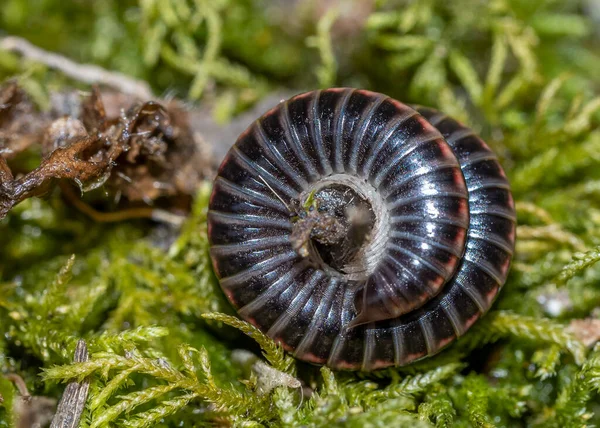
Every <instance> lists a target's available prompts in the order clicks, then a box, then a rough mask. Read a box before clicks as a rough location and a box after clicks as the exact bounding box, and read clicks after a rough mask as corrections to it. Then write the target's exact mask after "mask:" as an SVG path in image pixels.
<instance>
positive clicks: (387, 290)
mask: <svg viewBox="0 0 600 428" xmlns="http://www.w3.org/2000/svg"><path fill="white" fill-rule="evenodd" d="M515 227H516V223H515V211H514V204H513V200H512V196H511V192H510V187H509V184H508V181H507V179H506V176H505V174H504V172H503V170H502V168H501V166H500V164H499V162H498V159H497V157H496V156H495V154H494V153H493V152H492V151H491V150H490V149H489V147H488V146H487V145H486V144H485V143H484V142H483V140H481V139H480V138H479V137H478V136H477V135H475V133H474V132H473V131H472V130H471V129H469V128H466V127H465V126H463V125H461V124H460V123H458V122H457V121H455V120H454V119H452V118H450V117H448V116H446V115H444V114H443V113H440V112H438V111H436V110H433V109H429V108H424V107H418V106H417V107H409V106H407V105H404V104H402V103H400V102H398V101H396V100H394V99H392V98H390V97H387V96H385V95H383V94H378V93H374V92H370V91H366V90H357V89H349V88H336V89H327V90H321V91H313V92H307V93H304V94H301V95H298V96H295V97H293V98H291V99H290V100H288V101H285V102H282V103H280V104H279V105H278V106H276V107H275V108H273V109H272V110H270V111H269V112H267V113H266V114H265V115H263V116H262V117H260V118H259V119H258V120H256V121H255V122H254V123H253V124H252V125H250V127H249V128H248V129H247V130H246V131H245V132H244V133H243V134H242V135H241V136H240V137H239V138H238V140H237V142H236V143H235V145H234V146H233V147H232V148H231V150H230V151H229V153H228V154H227V156H226V157H225V159H224V160H223V162H222V164H221V167H220V169H219V172H218V175H217V177H216V179H215V181H214V187H213V192H212V195H211V199H210V205H209V213H208V234H209V240H210V244H211V249H210V254H211V258H212V262H213V266H214V269H215V272H216V274H217V277H218V278H219V281H220V284H221V287H222V289H223V291H224V292H225V294H226V295H227V297H228V299H229V300H230V302H231V303H232V304H233V305H234V306H235V307H236V308H237V310H238V312H239V314H240V316H241V317H243V318H244V319H246V320H247V321H249V322H251V323H253V324H254V325H256V326H257V327H259V328H260V329H261V330H262V331H264V332H266V333H267V334H268V335H269V336H270V337H272V338H273V339H275V340H277V341H279V342H280V343H281V344H282V345H283V346H284V347H285V348H286V349H287V350H288V351H290V352H292V353H293V354H294V355H295V356H296V357H297V358H299V359H301V360H305V361H308V362H311V363H315V364H326V365H328V366H330V367H332V368H335V369H350V370H374V369H378V368H382V367H387V366H401V365H405V364H408V363H411V362H412V361H415V360H417V359H420V358H423V357H425V356H428V355H432V354H435V353H437V352H438V351H439V350H440V349H442V348H443V347H444V346H446V345H447V344H449V343H450V342H452V341H453V340H454V339H455V338H457V337H458V336H461V335H463V334H464V333H465V332H466V331H467V330H468V329H469V327H470V326H471V325H473V323H474V322H475V321H476V320H477V319H478V318H479V317H480V316H481V315H483V314H484V313H485V312H486V311H487V310H488V309H489V308H490V306H491V305H492V303H493V301H494V299H495V298H496V296H497V295H498V292H499V290H500V289H501V288H502V286H503V284H504V282H505V281H506V277H507V274H508V270H509V267H510V261H511V258H512V254H513V251H514V242H515Z"/></svg>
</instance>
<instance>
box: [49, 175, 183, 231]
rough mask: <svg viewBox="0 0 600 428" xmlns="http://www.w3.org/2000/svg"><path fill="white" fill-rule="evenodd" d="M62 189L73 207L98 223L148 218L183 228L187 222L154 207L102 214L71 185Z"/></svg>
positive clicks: (181, 217) (66, 185)
mask: <svg viewBox="0 0 600 428" xmlns="http://www.w3.org/2000/svg"><path fill="white" fill-rule="evenodd" d="M60 189H61V190H62V192H63V195H65V198H66V199H67V200H68V201H69V203H70V204H71V205H73V206H74V207H75V208H77V210H79V211H81V212H82V213H83V214H85V215H87V216H88V217H89V218H91V219H92V220H94V221H95V222H98V223H116V222H120V221H126V220H133V219H140V218H148V219H151V220H154V221H158V222H161V223H169V224H172V225H174V226H181V225H182V224H183V222H184V220H185V217H183V216H180V215H177V214H172V213H170V212H168V211H165V210H161V209H158V208H152V207H138V208H129V209H126V210H121V211H114V212H107V213H105V212H100V211H98V210H96V209H94V208H92V207H91V206H89V205H88V204H86V203H85V202H83V201H82V200H81V199H80V198H79V197H78V196H77V195H76V194H75V192H73V188H72V187H71V186H70V185H69V184H67V183H61V184H60Z"/></svg>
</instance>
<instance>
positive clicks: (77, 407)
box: [50, 340, 90, 428]
mask: <svg viewBox="0 0 600 428" xmlns="http://www.w3.org/2000/svg"><path fill="white" fill-rule="evenodd" d="M88 359H89V355H88V350H87V346H86V344H85V342H84V341H83V340H80V341H79V342H77V347H76V348H75V358H74V360H73V361H74V362H75V363H83V362H85V361H87V360H88ZM89 389H90V382H89V380H87V379H84V380H83V381H82V382H71V383H69V384H68V385H67V387H66V388H65V393H64V394H63V396H62V398H61V399H60V402H59V403H58V407H57V408H56V414H55V415H54V418H53V419H52V423H51V424H50V428H77V427H78V426H79V420H80V419H81V415H82V414H83V409H84V407H85V402H86V401H87V397H88V392H89Z"/></svg>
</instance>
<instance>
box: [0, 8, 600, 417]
mask: <svg viewBox="0 0 600 428" xmlns="http://www.w3.org/2000/svg"><path fill="white" fill-rule="evenodd" d="M331 5H333V6H334V7H332V8H329V7H328V6H331ZM335 5H337V6H335ZM599 11H600V4H599V3H598V2H597V1H595V0H572V1H568V2H567V1H558V0H556V1H554V0H536V1H531V0H492V1H487V2H485V1H478V0H456V1H453V2H447V1H442V0H420V1H408V0H405V1H401V0H399V1H392V0H388V1H385V0H372V1H369V0H364V1H354V2H351V1H340V2H320V1H310V0H304V1H303V0H298V1H289V2H288V1H276V2H275V1H274V2H262V1H258V0H210V1H209V0H165V1H162V0H161V1H159V0H139V1H135V0H126V1H120V0H107V1H97V2H83V1H74V2H64V1H58V0H36V1H31V0H4V1H3V2H2V6H1V11H0V32H1V33H2V35H16V36H21V37H24V38H26V39H28V40H30V41H31V42H32V43H34V44H36V45H37V46H40V47H42V48H44V49H47V50H49V51H54V52H58V53H61V54H63V55H65V56H66V57H68V58H71V59H73V60H75V61H78V62H82V63H95V64H98V65H100V66H102V67H104V68H106V69H107V70H115V71H121V72H124V73H127V74H129V75H131V76H133V77H136V78H138V79H141V80H145V81H148V82H149V83H150V84H151V86H152V88H153V90H154V91H155V93H157V94H160V95H164V96H176V97H179V98H182V99H185V100H187V102H188V105H189V107H190V108H192V109H193V108H195V105H196V104H200V105H210V106H211V107H212V114H213V115H214V117H215V120H216V121H218V122H220V123H224V124H226V123H227V121H229V120H231V119H232V118H234V117H235V115H236V114H237V113H240V112H243V111H245V110H247V109H248V108H249V107H250V106H251V105H252V104H253V103H254V102H256V101H257V100H259V99H261V98H263V97H265V96H267V95H268V94H269V93H271V92H274V91H277V90H279V89H281V88H288V89H292V90H298V92H300V91H302V90H305V89H312V88H316V87H328V86H333V85H337V86H356V87H364V88H368V89H371V90H375V91H379V92H384V93H386V94H389V95H391V96H393V97H395V98H397V99H400V100H403V101H405V102H412V103H419V104H424V105H430V106H433V107H436V108H439V109H440V110H443V111H445V112H446V113H448V114H451V115H453V116H455V117H457V118H459V119H460V120H462V121H464V122H465V123H467V124H469V125H471V126H473V127H474V128H475V129H476V130H477V131H478V132H480V133H481V135H482V136H483V137H484V139H485V140H486V141H487V142H488V143H489V145H490V146H491V147H492V148H493V149H494V150H495V151H496V152H497V153H498V154H499V156H500V157H501V160H502V163H503V166H504V167H505V170H506V172H507V175H508V177H509V179H510V180H511V184H512V187H513V194H514V197H515V200H516V203H517V212H518V221H519V228H518V232H517V234H518V241H517V253H516V257H515V260H514V263H513V267H512V272H511V275H510V278H509V280H508V282H507V284H506V286H505V287H504V289H503V291H502V293H501V296H500V298H499V299H498V301H497V302H496V304H495V305H494V307H493V309H492V310H491V311H490V313H489V314H488V315H487V316H486V317H485V318H484V319H482V320H481V321H479V322H478V323H477V324H476V325H475V326H474V327H473V328H472V329H471V330H470V331H469V332H468V333H467V334H466V335H465V336H464V337H463V338H461V339H460V340H458V341H457V342H456V343H455V344H453V345H451V346H450V347H448V348H447V349H446V350H445V351H443V352H442V353H440V354H439V355H437V356H435V357H433V358H429V359H426V360H423V361H421V362H418V363H416V364H413V365H410V366H407V367H403V368H399V369H393V370H384V371H380V372H375V373H371V374H361V373H346V372H341V373H338V372H332V371H330V370H328V369H326V368H317V367H313V366H308V365H305V364H301V363H298V362H296V361H294V360H293V359H292V358H291V357H290V356H288V355H287V354H285V353H284V352H283V351H282V349H281V348H280V347H278V346H277V345H276V344H274V343H272V342H271V341H270V340H269V339H268V338H266V337H265V336H263V335H262V334H261V333H260V332H258V331H257V330H255V329H254V328H253V327H252V326H249V325H247V324H245V323H243V322H241V321H239V320H237V318H235V317H232V315H233V312H232V309H231V308H230V307H229V306H228V304H227V302H226V301H225V300H224V298H223V296H222V294H221V292H220V290H219V288H218V285H217V283H216V281H215V278H214V276H213V274H212V272H211V267H210V263H209V261H208V258H207V240H206V224H205V219H206V205H207V197H208V194H209V192H210V183H206V184H205V185H202V186H200V188H199V189H198V193H197V197H196V199H195V202H194V207H193V210H192V212H191V214H190V215H189V218H188V219H187V221H186V223H185V224H184V225H183V227H182V228H181V229H180V230H179V229H169V228H168V227H167V226H164V225H161V224H157V223H153V222H150V221H144V220H140V221H128V222H120V223H117V224H105V223H96V222H93V221H91V220H89V219H88V218H87V217H85V216H84V215H82V214H81V213H78V212H77V211H75V210H73V209H71V208H70V207H69V206H68V205H66V204H65V202H64V200H63V199H62V198H61V197H60V195H59V194H58V193H59V192H55V193H53V194H52V195H50V196H49V197H47V198H45V199H28V200H26V201H25V202H23V203H21V204H20V205H18V206H16V207H15V208H14V209H13V210H12V211H11V212H10V213H9V215H8V216H7V217H6V218H5V219H4V220H2V221H0V241H1V242H0V328H1V332H2V335H1V336H0V369H1V371H2V373H3V374H4V375H6V374H9V373H17V374H19V375H20V376H21V377H22V378H23V379H24V380H25V383H26V385H27V387H28V390H29V392H30V393H31V394H32V395H36V396H46V397H51V398H59V397H60V395H61V393H62V391H63V389H64V383H65V382H68V381H72V380H73V379H78V380H81V379H84V378H86V379H88V380H89V382H90V394H89V398H88V401H87V404H86V407H85V410H84V414H83V418H82V426H93V427H103V426H128V427H147V426H165V427H168V426H173V427H175V426H211V425H213V426H221V425H235V426H309V427H310V426H315V427H316V426H325V425H328V426H351V427H352V426H354V427H362V426H373V427H379V426H381V427H389V426H404V425H406V426H411V427H417V426H431V425H435V426H530V425H531V426H544V427H546V426H561V427H570V426H586V425H593V424H597V423H598V422H599V421H600V400H599V397H598V390H599V389H600V349H598V347H595V346H594V340H597V339H598V338H599V337H600V333H599V332H598V330H600V328H599V327H598V324H597V321H596V320H598V318H599V317H600V311H599V309H598V307H600V265H598V264H597V263H596V262H597V261H599V260H600V96H599V94H600V21H599V20H598V19H599V18H598V14H599ZM594 17H595V18H594ZM594 19H596V20H595V21H594ZM9 77H13V78H14V77H16V79H17V81H18V83H19V84H20V85H21V86H22V87H23V88H24V89H25V90H26V91H27V93H28V94H29V95H30V96H31V97H32V98H33V99H34V100H35V101H36V102H37V104H38V105H39V106H40V107H41V108H44V106H47V105H48V104H49V99H50V95H51V94H52V92H53V91H56V90H59V89H61V88H64V87H65V86H71V87H72V86H76V87H79V88H82V89H86V87H85V86H83V85H82V84H81V83H78V82H74V81H72V80H69V78H67V77H66V76H64V75H62V74H61V73H60V72H58V71H55V70H51V69H49V68H47V67H46V66H44V65H42V64H39V63H36V62H32V61H30V60H28V59H25V58H22V57H21V56H19V55H17V54H15V53H12V52H6V51H2V52H0V78H2V79H4V78H9ZM224 126H226V125H224ZM28 156H30V158H31V159H30V161H31V162H33V163H34V164H35V162H36V159H37V161H39V154H38V153H31V154H29V155H28ZM23 161H27V159H24V160H23ZM165 236H167V237H168V239H167V238H164V237H165ZM227 325H229V326H233V327H234V328H231V327H228V326H227ZM583 333H588V335H587V336H585V335H584V334H583ZM81 338H83V339H85V341H86V343H87V345H88V348H89V352H90V360H89V361H88V362H82V363H76V364H71V363H70V362H71V360H72V358H73V352H74V349H75V346H76V343H77V340H78V339H81ZM588 339H589V340H588ZM242 349H245V350H249V351H251V352H253V353H254V354H255V355H258V356H261V358H262V361H263V362H262V363H260V362H258V363H257V362H255V360H254V359H253V358H252V357H249V356H248V354H245V353H244V352H242V351H241V350H242ZM252 368H253V369H252ZM297 379H301V380H302V384H301V386H298V382H297ZM0 394H1V396H2V402H0V426H14V424H15V423H16V422H15V418H16V415H15V414H14V412H13V403H14V402H15V401H18V400H19V399H20V397H19V394H18V393H17V391H16V389H15V386H14V384H13V383H12V382H11V381H9V380H8V379H7V378H6V377H4V376H0ZM303 396H306V397H303Z"/></svg>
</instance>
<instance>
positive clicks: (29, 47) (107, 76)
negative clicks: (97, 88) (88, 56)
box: [0, 36, 154, 100]
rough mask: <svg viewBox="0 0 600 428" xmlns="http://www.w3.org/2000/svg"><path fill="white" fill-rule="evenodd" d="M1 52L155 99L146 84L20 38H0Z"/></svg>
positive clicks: (96, 82)
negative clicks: (15, 53) (81, 62)
mask: <svg viewBox="0 0 600 428" xmlns="http://www.w3.org/2000/svg"><path fill="white" fill-rule="evenodd" d="M0 49H4V50H7V51H11V52H18V53H20V54H21V55H23V56H24V57H25V58H28V59H32V60H34V61H37V62H41V63H42V64H45V65H47V66H48V67H50V68H54V69H56V70H59V71H61V72H62V73H64V74H66V75H67V76H69V77H71V78H72V79H75V80H77V81H79V82H84V83H88V84H100V85H105V86H109V87H111V88H114V89H116V90H118V91H119V92H123V93H126V94H132V95H135V96H136V97H138V98H139V99H141V100H149V99H152V98H154V95H153V94H152V90H151V89H150V86H149V85H148V84H147V83H146V82H143V81H139V80H135V79H133V78H131V77H129V76H127V75H125V74H123V73H118V72H114V71H108V70H105V69H103V68H102V67H98V66H97V65H91V64H78V63H76V62H74V61H72V60H70V59H68V58H65V57H64V56H62V55H58V54H55V53H52V52H48V51H45V50H43V49H41V48H38V47H37V46H35V45H33V44H31V43H29V42H28V41H27V40H25V39H22V38H20V37H15V36H7V37H4V38H2V39H0Z"/></svg>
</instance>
